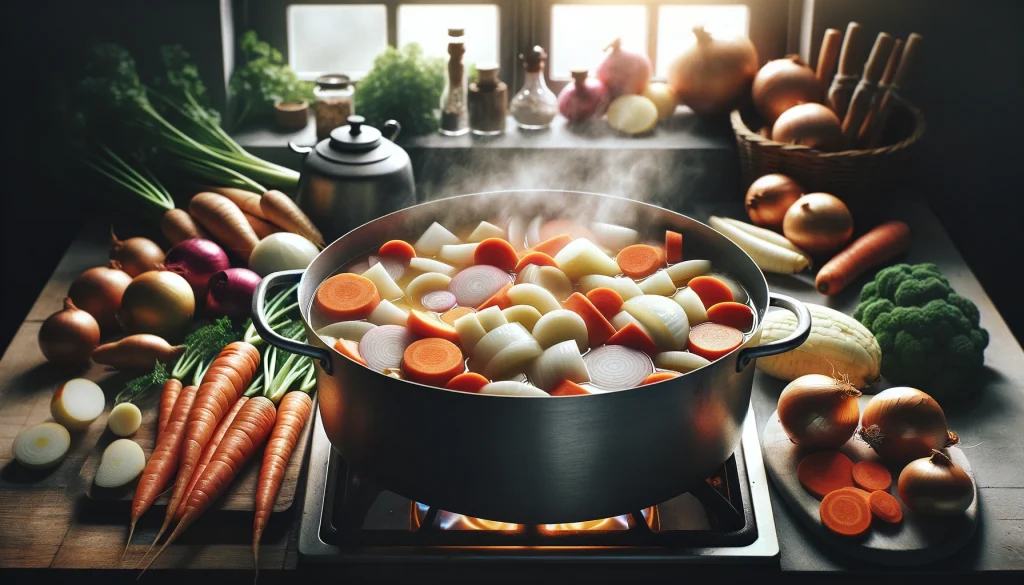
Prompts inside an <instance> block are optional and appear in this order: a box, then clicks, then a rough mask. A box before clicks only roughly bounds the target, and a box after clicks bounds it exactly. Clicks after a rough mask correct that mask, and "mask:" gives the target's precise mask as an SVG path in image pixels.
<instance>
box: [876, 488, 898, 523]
mask: <svg viewBox="0 0 1024 585" xmlns="http://www.w3.org/2000/svg"><path fill="white" fill-rule="evenodd" d="M868 505H869V506H870V507H871V515H872V516H874V517H875V518H878V519H879V520H881V521H882V522H888V523H889V524H899V523H900V522H901V521H903V508H902V507H901V506H900V502H899V500H897V499H896V498H894V497H893V496H892V494H890V493H889V492H886V491H881V490H879V491H874V492H871V495H870V496H868Z"/></svg>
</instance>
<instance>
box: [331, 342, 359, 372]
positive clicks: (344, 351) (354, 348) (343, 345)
mask: <svg viewBox="0 0 1024 585" xmlns="http://www.w3.org/2000/svg"><path fill="white" fill-rule="evenodd" d="M334 349H336V350H338V352H339V353H340V354H341V355H343V356H346V357H348V358H351V359H352V361H354V362H358V363H360V364H363V365H364V366H365V365H366V360H364V359H363V356H362V354H360V353H359V342H358V341H352V340H351V339H339V340H337V341H335V342H334Z"/></svg>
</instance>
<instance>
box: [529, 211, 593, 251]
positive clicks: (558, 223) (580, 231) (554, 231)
mask: <svg viewBox="0 0 1024 585" xmlns="http://www.w3.org/2000/svg"><path fill="white" fill-rule="evenodd" d="M562 234H565V235H567V236H569V238H570V239H571V240H575V239H577V238H587V239H588V240H590V241H593V240H594V234H592V233H591V232H590V230H588V229H587V228H585V227H583V226H582V225H580V224H578V223H576V222H575V221H573V220H571V219H552V220H551V221H548V222H545V223H544V225H542V226H540V239H541V240H542V241H544V240H550V239H551V238H554V237H556V236H560V235H562ZM566 243H568V242H566ZM536 249H537V248H536V247H534V250H536ZM551 255H552V256H554V254H551Z"/></svg>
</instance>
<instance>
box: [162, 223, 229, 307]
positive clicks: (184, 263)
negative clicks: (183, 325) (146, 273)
mask: <svg viewBox="0 0 1024 585" xmlns="http://www.w3.org/2000/svg"><path fill="white" fill-rule="evenodd" d="M230 267H231V262H230V261H229V260H228V255H227V253H226V252H225V251H224V248H221V247H220V246H218V245H217V244H216V243H214V242H213V241H211V240H207V239H203V238H191V239H188V240H184V241H182V242H180V243H178V244H176V245H175V246H174V247H172V248H171V249H170V250H168V251H167V258H166V260H165V262H164V270H167V271H170V272H173V273H175V274H177V275H179V276H181V277H182V278H184V279H185V282H187V283H188V285H189V286H190V287H192V293H193V295H195V298H196V301H203V300H204V299H206V287H207V285H208V284H209V282H210V277H211V276H213V275H214V274H217V273H218V272H220V271H221V270H227V269H228V268H230Z"/></svg>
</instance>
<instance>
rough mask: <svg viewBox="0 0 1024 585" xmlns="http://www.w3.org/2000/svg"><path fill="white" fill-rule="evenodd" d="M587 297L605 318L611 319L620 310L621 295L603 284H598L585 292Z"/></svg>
mask: <svg viewBox="0 0 1024 585" xmlns="http://www.w3.org/2000/svg"><path fill="white" fill-rule="evenodd" d="M587 298H588V299H589V300H590V302H591V303H594V306H595V307H597V310H598V311H601V314H602V315H604V318H605V319H609V320H610V319H611V318H612V317H614V316H615V315H617V314H618V313H619V311H621V310H622V297H621V296H619V293H617V292H615V291H613V290H612V289H610V288H608V287H604V286H599V287H597V288H595V289H592V290H591V291H590V292H588V293H587Z"/></svg>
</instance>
